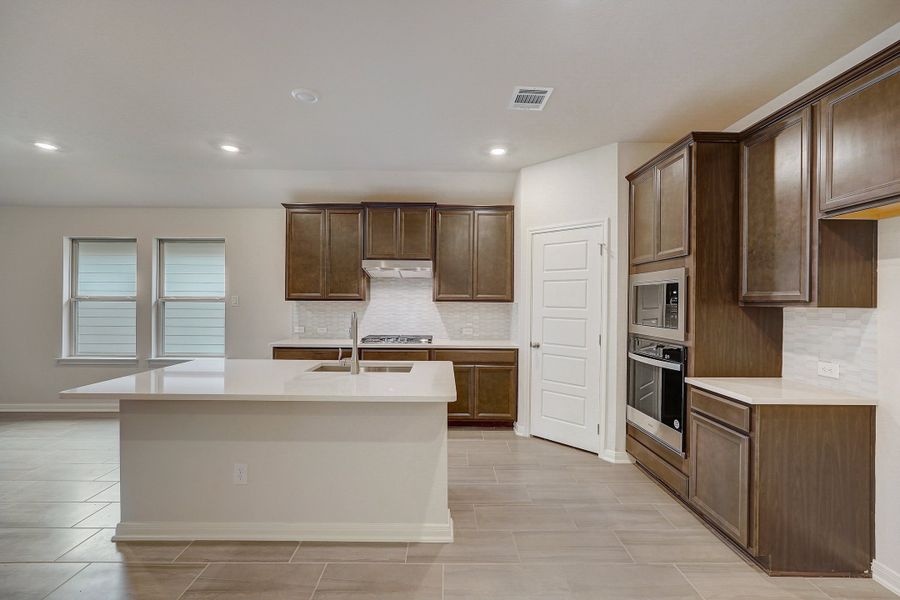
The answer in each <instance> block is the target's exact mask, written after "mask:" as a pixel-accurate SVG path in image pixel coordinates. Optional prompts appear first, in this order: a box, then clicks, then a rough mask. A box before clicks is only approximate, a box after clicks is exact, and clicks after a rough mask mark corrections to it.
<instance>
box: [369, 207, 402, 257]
mask: <svg viewBox="0 0 900 600" xmlns="http://www.w3.org/2000/svg"><path fill="white" fill-rule="evenodd" d="M397 213H398V210H397V209H396V208H392V207H390V206H372V207H369V206H367V207H366V258H397V220H398V219H397Z"/></svg>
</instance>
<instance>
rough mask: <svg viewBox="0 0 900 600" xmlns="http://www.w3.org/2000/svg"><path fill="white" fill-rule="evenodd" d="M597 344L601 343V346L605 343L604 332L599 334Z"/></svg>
mask: <svg viewBox="0 0 900 600" xmlns="http://www.w3.org/2000/svg"><path fill="white" fill-rule="evenodd" d="M597 344H599V345H601V346H602V345H603V334H602V333H601V334H600V335H598V336H597Z"/></svg>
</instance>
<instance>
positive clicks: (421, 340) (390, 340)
mask: <svg viewBox="0 0 900 600" xmlns="http://www.w3.org/2000/svg"><path fill="white" fill-rule="evenodd" d="M432 339H434V336H431V335H367V336H366V337H364V338H363V339H362V343H363V344H430V343H431V340H432Z"/></svg>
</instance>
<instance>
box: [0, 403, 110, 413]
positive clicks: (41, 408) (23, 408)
mask: <svg viewBox="0 0 900 600" xmlns="http://www.w3.org/2000/svg"><path fill="white" fill-rule="evenodd" d="M43 412H47V413H89V412H110V413H117V412H119V403H118V402H110V401H108V400H107V401H105V402H33V403H25V404H0V413H43Z"/></svg>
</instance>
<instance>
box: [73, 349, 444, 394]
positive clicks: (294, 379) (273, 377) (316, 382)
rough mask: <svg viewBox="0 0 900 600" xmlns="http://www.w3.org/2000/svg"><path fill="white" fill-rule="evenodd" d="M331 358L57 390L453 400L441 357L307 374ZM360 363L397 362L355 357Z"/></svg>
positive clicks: (241, 364)
mask: <svg viewBox="0 0 900 600" xmlns="http://www.w3.org/2000/svg"><path fill="white" fill-rule="evenodd" d="M336 362H337V361H321V360H271V359H225V358H203V359H196V360H191V361H189V362H185V363H181V364H178V365H173V366H169V367H165V368H162V369H153V370H152V371H144V372H142V373H135V374H134V375H127V376H125V377H118V378H116V379H110V380H108V381H101V382H99V383H94V384H90V385H85V386H81V387H77V388H72V389H70V390H66V391H64V392H61V393H60V395H59V397H60V398H63V399H82V400H83V399H112V400H227V401H241V402H247V401H250V402H395V403H396V402H402V403H407V402H411V403H424V402H444V403H446V402H453V401H455V400H456V383H455V380H454V377H453V367H452V364H451V363H449V362H446V361H432V362H425V361H419V362H410V364H412V365H413V368H412V371H410V372H409V373H360V374H359V375H350V374H349V373H327V372H326V373H312V372H310V371H312V370H313V369H315V368H316V367H317V366H319V365H321V364H335V363H336ZM361 364H362V365H380V364H381V365H392V366H397V365H398V364H403V363H402V362H400V363H398V362H392V363H386V362H378V361H361Z"/></svg>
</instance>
